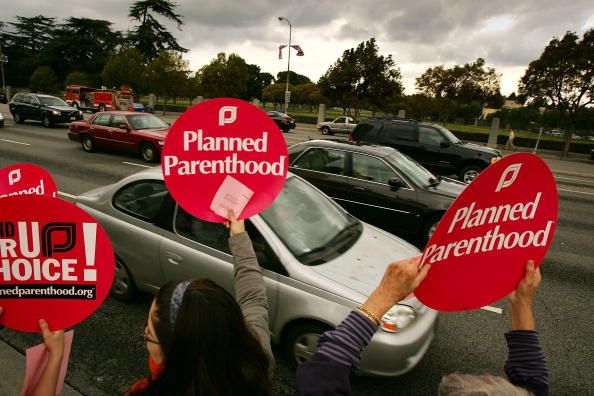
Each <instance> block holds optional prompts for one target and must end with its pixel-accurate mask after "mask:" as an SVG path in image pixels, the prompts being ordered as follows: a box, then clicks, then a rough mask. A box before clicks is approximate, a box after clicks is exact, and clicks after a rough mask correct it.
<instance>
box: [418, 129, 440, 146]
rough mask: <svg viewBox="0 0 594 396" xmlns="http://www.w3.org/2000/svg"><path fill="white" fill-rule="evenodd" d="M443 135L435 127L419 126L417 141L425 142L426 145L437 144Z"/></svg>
mask: <svg viewBox="0 0 594 396" xmlns="http://www.w3.org/2000/svg"><path fill="white" fill-rule="evenodd" d="M442 140H444V139H443V137H442V136H441V134H440V133H439V132H437V130H436V129H434V128H430V127H426V126H420V127H419V143H421V144H426V145H428V146H439V144H440V143H441V141H442Z"/></svg>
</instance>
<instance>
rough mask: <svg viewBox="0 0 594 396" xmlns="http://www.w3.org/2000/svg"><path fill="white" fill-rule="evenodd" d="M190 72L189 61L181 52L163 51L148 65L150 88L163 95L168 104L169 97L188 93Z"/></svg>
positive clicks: (164, 109)
mask: <svg viewBox="0 0 594 396" xmlns="http://www.w3.org/2000/svg"><path fill="white" fill-rule="evenodd" d="M188 74H189V70H188V62H187V61H185V60H183V58H182V56H181V54H180V53H179V52H174V51H161V52H160V53H159V55H158V56H157V57H156V58H155V59H153V60H152V61H151V63H149V65H148V66H147V81H148V88H149V90H150V91H151V92H153V93H155V94H156V95H159V96H163V97H164V98H165V106H166V105H167V100H168V99H170V98H174V97H176V96H185V95H187V86H188ZM165 111H166V107H164V108H163V113H165Z"/></svg>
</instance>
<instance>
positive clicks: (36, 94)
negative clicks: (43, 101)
mask: <svg viewBox="0 0 594 396" xmlns="http://www.w3.org/2000/svg"><path fill="white" fill-rule="evenodd" d="M19 93H20V94H23V95H31V96H38V97H40V98H58V97H57V96H53V95H47V94H40V93H35V92H19ZM58 99H60V98H58Z"/></svg>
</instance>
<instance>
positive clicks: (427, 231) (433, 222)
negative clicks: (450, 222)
mask: <svg viewBox="0 0 594 396" xmlns="http://www.w3.org/2000/svg"><path fill="white" fill-rule="evenodd" d="M442 217H443V213H442V214H437V215H432V216H430V217H429V218H428V219H427V220H425V225H424V226H423V230H422V234H421V241H422V242H423V244H424V245H425V244H427V242H429V240H430V239H431V236H432V235H433V233H434V232H435V229H436V228H437V224H439V222H440V221H441V218H442Z"/></svg>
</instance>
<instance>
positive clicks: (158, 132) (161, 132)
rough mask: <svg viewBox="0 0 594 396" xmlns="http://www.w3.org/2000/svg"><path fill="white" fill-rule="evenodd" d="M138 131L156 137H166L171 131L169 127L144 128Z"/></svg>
mask: <svg viewBox="0 0 594 396" xmlns="http://www.w3.org/2000/svg"><path fill="white" fill-rule="evenodd" d="M138 132H139V133H143V134H145V135H149V136H153V137H156V138H161V139H165V138H166V137H167V134H168V133H169V128H159V129H143V130H140V131H138Z"/></svg>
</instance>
